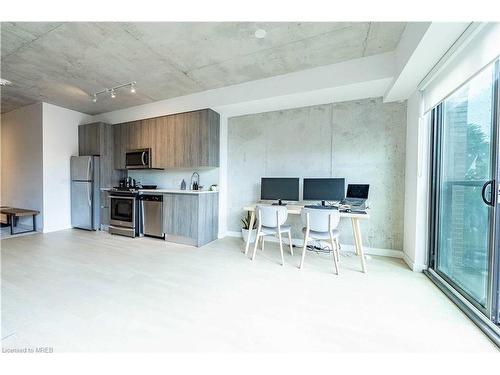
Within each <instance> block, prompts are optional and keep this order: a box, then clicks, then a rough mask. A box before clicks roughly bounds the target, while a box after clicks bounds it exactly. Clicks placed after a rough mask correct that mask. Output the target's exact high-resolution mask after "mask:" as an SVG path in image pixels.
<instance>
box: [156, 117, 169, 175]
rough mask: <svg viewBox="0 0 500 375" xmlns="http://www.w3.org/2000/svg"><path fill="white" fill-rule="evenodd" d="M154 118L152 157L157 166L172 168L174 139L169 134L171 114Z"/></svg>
mask: <svg viewBox="0 0 500 375" xmlns="http://www.w3.org/2000/svg"><path fill="white" fill-rule="evenodd" d="M154 120H155V122H154V125H153V127H154V131H153V132H152V133H153V137H154V140H153V142H152V143H153V144H154V146H155V152H154V155H153V159H154V160H155V161H156V163H157V164H156V165H157V167H158V168H173V167H174V160H173V159H172V156H173V155H174V150H173V145H174V139H173V137H172V135H171V129H172V126H171V124H172V119H171V116H164V117H158V118H156V119H154Z"/></svg>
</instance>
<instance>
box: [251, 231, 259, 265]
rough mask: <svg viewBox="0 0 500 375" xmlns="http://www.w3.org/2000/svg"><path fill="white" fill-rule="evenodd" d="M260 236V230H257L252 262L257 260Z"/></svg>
mask: <svg viewBox="0 0 500 375" xmlns="http://www.w3.org/2000/svg"><path fill="white" fill-rule="evenodd" d="M259 235H260V230H257V234H256V235H255V244H254V246H253V253H252V260H254V259H255V253H256V252H257V246H258V244H259Z"/></svg>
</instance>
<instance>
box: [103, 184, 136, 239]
mask: <svg viewBox="0 0 500 375" xmlns="http://www.w3.org/2000/svg"><path fill="white" fill-rule="evenodd" d="M138 195H139V190H137V189H136V188H125V187H116V188H113V189H111V190H110V191H109V198H110V205H109V207H110V214H109V233H111V234H119V235H122V236H128V237H136V236H138V235H139V233H140V228H139V226H140V217H139V214H140V211H139V204H138V202H139V201H138V199H137V197H138Z"/></svg>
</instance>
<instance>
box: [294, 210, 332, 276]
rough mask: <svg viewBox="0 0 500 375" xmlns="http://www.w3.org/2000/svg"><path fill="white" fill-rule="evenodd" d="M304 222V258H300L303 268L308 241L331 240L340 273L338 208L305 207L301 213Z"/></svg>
mask: <svg viewBox="0 0 500 375" xmlns="http://www.w3.org/2000/svg"><path fill="white" fill-rule="evenodd" d="M300 217H301V219H302V223H303V224H305V228H303V229H302V231H303V232H304V248H303V249H302V258H301V259H300V266H299V268H300V269H301V268H302V266H303V265H304V258H305V256H306V251H307V243H308V241H310V240H319V241H321V240H323V241H328V240H330V244H331V246H332V252H333V263H334V265H335V272H336V273H337V275H338V274H339V261H340V253H339V248H340V245H339V231H338V230H337V226H338V225H339V221H340V214H339V211H338V210H331V209H315V208H306V207H304V208H303V209H302V211H301V213H300Z"/></svg>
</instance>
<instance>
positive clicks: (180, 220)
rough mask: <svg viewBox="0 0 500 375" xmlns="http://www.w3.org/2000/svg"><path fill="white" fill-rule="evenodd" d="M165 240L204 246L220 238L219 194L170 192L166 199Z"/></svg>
mask: <svg viewBox="0 0 500 375" xmlns="http://www.w3.org/2000/svg"><path fill="white" fill-rule="evenodd" d="M163 231H164V232H165V240H166V241H170V242H177V243H183V244H186V245H193V246H198V247H199V246H203V245H205V244H207V243H209V242H211V241H214V240H216V239H217V234H218V231H219V194H218V193H217V192H213V193H200V194H182V193H168V194H164V196H163Z"/></svg>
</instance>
